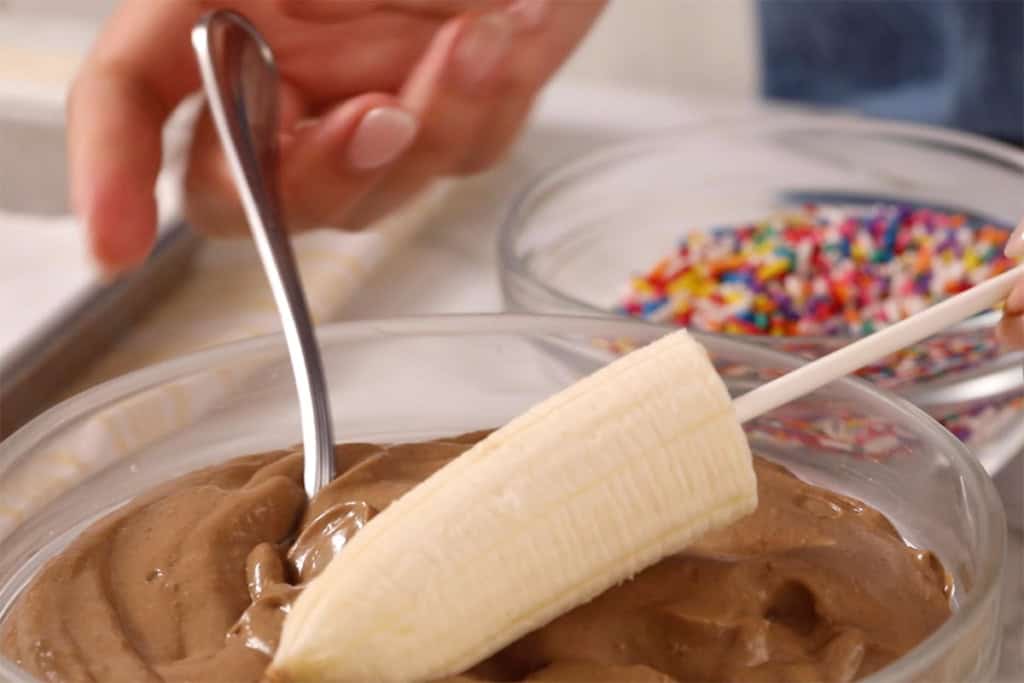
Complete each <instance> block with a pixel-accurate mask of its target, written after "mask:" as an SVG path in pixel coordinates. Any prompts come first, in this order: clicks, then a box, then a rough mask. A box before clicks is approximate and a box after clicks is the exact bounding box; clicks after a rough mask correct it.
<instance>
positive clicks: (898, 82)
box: [758, 0, 1024, 145]
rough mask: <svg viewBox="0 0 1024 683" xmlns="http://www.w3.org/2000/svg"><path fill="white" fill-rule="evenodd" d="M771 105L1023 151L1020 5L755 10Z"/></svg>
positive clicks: (904, 2)
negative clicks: (939, 128) (843, 111)
mask: <svg viewBox="0 0 1024 683" xmlns="http://www.w3.org/2000/svg"><path fill="white" fill-rule="evenodd" d="M758 10H759V23H760V29H761V38H762V40H761V46H762V48H761V49H762V55H761V57H762V60H763V67H764V68H763V73H764V79H763V89H764V94H765V95H766V96H767V97H770V98H779V99H786V100H795V101H800V102H805V103H812V104H821V105H829V106H840V107H847V108H852V109H857V110H859V111H861V112H864V113H866V114H869V115H874V116H883V117H890V118H898V119H907V120H912V121H919V122H923V123H933V124H938V125H944V126H950V127H954V128H960V129H963V130H969V131H973V132H976V133H980V134H983V135H988V136H990V137H996V138H1000V139H1003V140H1006V141H1009V142H1013V143H1015V144H1018V145H1020V144H1024V0H759V2H758Z"/></svg>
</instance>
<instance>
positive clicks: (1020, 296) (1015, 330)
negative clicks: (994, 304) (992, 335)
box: [996, 280, 1024, 349]
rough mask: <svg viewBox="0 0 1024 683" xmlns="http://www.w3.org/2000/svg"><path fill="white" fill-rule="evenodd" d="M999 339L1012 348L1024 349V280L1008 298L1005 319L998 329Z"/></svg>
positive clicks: (1004, 312) (1004, 308) (1005, 306)
mask: <svg viewBox="0 0 1024 683" xmlns="http://www.w3.org/2000/svg"><path fill="white" fill-rule="evenodd" d="M996 333H997V336H998V337H999V341H1000V342H1001V343H1002V344H1003V345H1005V346H1007V347H1009V348H1012V349H1024V280H1021V281H1020V282H1018V283H1017V286H1016V287H1014V288H1013V291H1011V292H1010V296H1008V297H1007V298H1006V304H1005V305H1004V306H1003V320H1002V321H1001V322H1000V324H999V328H998V329H997V331H996Z"/></svg>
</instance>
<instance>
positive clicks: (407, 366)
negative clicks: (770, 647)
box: [0, 315, 1006, 682]
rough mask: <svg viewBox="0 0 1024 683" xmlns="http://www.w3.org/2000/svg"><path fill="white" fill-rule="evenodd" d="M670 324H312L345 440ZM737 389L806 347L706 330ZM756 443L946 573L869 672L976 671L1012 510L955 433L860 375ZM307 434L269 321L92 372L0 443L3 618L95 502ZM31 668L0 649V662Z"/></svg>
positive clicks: (432, 431)
mask: <svg viewBox="0 0 1024 683" xmlns="http://www.w3.org/2000/svg"><path fill="white" fill-rule="evenodd" d="M663 333H664V330H663V329H661V328H658V327H655V326H652V325H647V324H645V323H641V322H635V321H628V320H618V319H611V318H605V319H600V318H595V319H592V318H582V317H546V316H517V315H508V316H453V317H437V318H410V319H404V320H391V321H368V322H359V323H348V324H340V325H334V326H328V327H324V328H322V329H321V331H320V341H321V344H322V348H323V354H324V361H325V365H326V370H327V374H328V380H329V385H330V387H331V405H332V409H333V411H334V413H333V419H334V428H335V434H336V437H337V438H338V440H339V441H348V440H384V441H406V440H415V439H425V438H429V437H434V436H440V435H451V434H455V433H459V432H465V431H469V430H475V429H479V428H487V427H494V426H497V425H500V424H502V423H504V422H505V421H507V420H508V419H510V418H511V417H513V416H515V415H517V414H519V413H520V412H522V411H523V410H524V409H526V408H527V407H529V406H531V405H532V404H534V403H536V402H537V401H539V400H540V399H542V398H544V397H546V396H548V395H550V394H552V393H553V392H556V391H558V390H559V389H561V388H563V387H565V386H566V385H568V384H570V383H571V382H573V381H574V380H576V379H578V378H579V377H581V376H583V375H585V374H588V373H590V372H592V371H593V370H595V369H596V368H598V367H600V366H601V365H603V364H605V363H608V362H609V361H611V360H613V359H614V358H615V357H617V356H618V355H620V354H621V353H622V352H623V351H625V350H628V349H631V348H635V347H636V346H639V345H643V344H645V343H648V342H650V341H652V340H653V339H656V338H657V337H658V336H660V335H661V334H663ZM702 341H703V342H704V343H705V344H706V345H707V347H708V349H709V351H710V352H711V354H712V356H713V358H714V361H715V363H716V365H717V366H718V368H719V370H720V372H721V373H722V374H723V377H725V379H726V382H727V383H728V385H729V387H730V390H731V391H732V392H733V393H734V394H741V393H743V392H745V391H747V390H749V389H751V388H752V387H755V386H757V385H758V384H759V383H761V382H763V381H764V379H766V378H769V377H774V376H777V375H779V374H780V373H783V372H785V371H788V370H790V369H792V368H794V367H796V366H797V365H798V364H799V363H800V361H799V360H798V359H794V358H790V357H788V356H786V355H784V354H780V353H777V352H775V351H772V350H769V349H765V348H761V347H757V346H753V345H750V344H745V343H743V342H741V341H737V340H732V339H725V338H714V337H704V338H702ZM748 434H749V435H750V439H751V443H752V445H753V447H754V448H755V449H756V450H757V451H758V452H760V453H761V454H762V455H764V456H765V457H768V458H770V459H773V460H776V461H778V462H780V463H783V464H784V465H786V466H788V467H789V468H790V469H792V470H793V471H794V472H796V473H797V474H799V475H800V476H801V477H803V478H805V479H806V480H808V481H811V482H813V483H817V484H820V485H824V486H827V487H829V488H831V489H834V490H838V491H840V492H843V493H846V494H848V495H851V496H855V497H857V498H860V499H862V500H864V501H865V502H867V503H869V504H871V505H873V506H875V507H876V508H878V509H880V510H882V511H883V512H885V513H886V514H887V515H888V516H889V517H890V519H891V520H893V522H894V523H895V524H896V526H897V527H898V528H899V529H900V531H901V532H902V533H903V535H904V537H905V538H906V539H907V541H908V542H909V543H911V544H912V545H914V546H917V547H922V548H927V549H930V550H933V551H934V552H936V554H937V555H938V557H939V558H940V560H941V561H942V562H943V564H944V566H945V567H947V569H948V570H949V572H950V573H951V574H952V577H953V582H954V586H955V589H954V591H953V594H952V603H953V607H954V615H953V616H952V617H951V618H950V619H949V621H947V622H946V623H945V624H944V625H943V626H942V627H941V628H940V629H939V630H938V631H936V632H935V633H934V634H933V635H932V636H931V637H929V638H928V639H927V640H926V641H925V642H924V643H922V644H921V645H920V646H918V647H917V648H916V649H914V650H913V651H912V652H910V653H909V654H908V655H906V656H905V657H903V658H902V659H900V660H899V661H898V662H895V663H894V664H893V665H891V666H890V667H888V668H886V669H885V670H883V671H881V672H878V673H877V674H875V675H873V676H871V677H870V678H869V679H867V680H870V681H911V680H915V681H917V680H920V681H924V680H929V681H930V680H966V679H970V680H982V679H985V678H987V677H989V676H991V675H992V672H993V669H994V667H995V665H996V660H997V658H998V650H999V640H998V633H999V628H998V626H997V625H998V623H999V609H1000V606H999V600H998V591H999V582H1000V575H1001V572H1002V566H1003V561H1004V553H1005V543H1006V530H1005V518H1004V515H1003V511H1002V508H1001V506H1000V503H999V499H998V497H997V494H996V492H995V490H994V487H993V485H992V483H991V481H990V480H989V478H988V477H987V476H986V475H985V473H984V471H983V470H982V469H981V467H980V466H979V465H978V464H977V462H976V461H975V460H974V459H973V458H971V457H970V456H969V455H968V453H967V451H966V450H965V449H964V447H963V446H962V445H961V444H960V443H959V442H958V441H957V440H956V439H954V438H953V437H952V436H951V435H950V434H949V433H948V432H946V431H945V430H943V429H942V428H941V427H940V426H939V425H938V424H936V423H935V422H934V421H933V420H931V419H930V418H929V417H927V416H926V415H925V414H924V413H922V412H921V411H920V410H918V409H917V408H915V407H913V406H911V405H910V404H909V403H907V402H905V401H903V400H900V399H897V398H893V397H891V396H888V395H886V394H883V393H881V392H879V391H877V390H875V389H873V388H872V387H870V386H869V385H868V384H866V383H863V382H861V381H859V380H843V381H840V382H836V383H833V384H831V385H829V386H828V387H826V388H824V389H822V390H821V391H819V392H817V393H816V394H815V395H813V396H810V397H808V398H806V399H803V400H801V401H798V402H796V403H794V404H791V405H790V406H787V407H785V408H784V409H780V410H777V411H775V412H774V413H772V414H770V415H768V416H766V417H765V418H763V419H761V420H759V421H757V422H756V423H753V424H750V425H748ZM299 440H300V431H299V424H298V415H297V410H296V401H295V398H294V389H293V387H292V377H291V370H290V368H289V365H288V361H287V356H286V353H285V349H284V345H283V341H282V339H281V338H280V337H276V336H275V337H265V338H259V339H254V340H249V341H244V342H239V343H234V344H230V345H227V346H223V347H220V348H216V349H213V350H209V351H205V352H203V353H199V354H196V355H193V356H189V357H186V358H183V359H180V360H176V361H172V362H169V363H165V364H162V365H158V366H155V367H152V368H148V369H145V370H142V371H139V372H136V373H133V374H130V375H127V376H125V377H122V378H120V379H117V380H114V381H112V382H109V383H107V384H104V385H101V386H99V387H97V388H94V389H91V390H89V391H87V392H85V393H83V394H81V395H79V396H77V397H75V398H72V399H70V400H68V401H66V402H65V403H62V404H60V405H59V406H57V407H55V408H53V409H52V410H50V411H48V412H47V413H45V414H43V415H42V416H40V417H38V418H37V419H35V420H34V421H33V422H31V423H29V424H28V425H27V426H25V427H24V428H23V429H22V430H20V431H19V432H17V433H16V434H15V435H13V436H12V437H10V438H9V439H8V440H7V441H5V442H3V443H2V444H0V501H2V504H0V618H2V616H3V614H4V613H5V611H6V610H8V609H9V608H10V606H11V604H12V602H13V601H14V599H15V598H16V596H17V595H18V594H19V592H20V591H21V590H23V589H24V587H25V586H26V583H27V582H28V581H29V580H30V579H31V578H32V576H33V575H34V574H35V573H36V572H37V571H38V570H39V568H40V566H41V564H42V563H43V562H45V561H46V560H47V559H48V558H50V557H52V556H53V555H54V554H55V553H57V552H59V551H60V550H61V549H62V548H63V547H64V546H65V545H66V544H67V543H68V542H69V541H70V540H71V539H72V538H74V537H75V536H76V535H77V534H79V533H80V532H81V531H82V530H83V529H84V528H85V527H86V526H87V525H88V524H90V523H91V522H93V521H94V520H96V519H97V518H98V517H100V516H102V515H104V514H106V513H109V512H110V511H111V510H112V509H113V508H115V507H117V506H119V505H121V504H123V503H125V502H126V501H128V500H130V499H131V498H132V497H133V496H135V495H137V494H138V493H139V492H141V491H146V490H147V489H150V488H151V487H153V486H154V485H155V484H157V483H159V482H163V481H166V480H168V479H170V478H172V477H176V476H178V475H181V474H183V473H185V472H188V471H191V470H194V469H196V468H199V467H202V466H206V465H210V464H213V463H217V462H220V461H223V460H225V459H228V458H231V457H234V456H238V455H242V454H246V453H252V452H258V451H264V450H268V449H272V448H278V447H284V446H288V445H290V444H294V443H297V442H298V441H299ZM4 678H6V679H7V680H11V681H19V682H26V681H28V680H29V679H28V678H27V677H26V676H24V675H23V674H20V673H19V672H18V671H17V670H16V669H15V667H14V666H13V664H11V663H10V662H5V661H3V660H0V679H4Z"/></svg>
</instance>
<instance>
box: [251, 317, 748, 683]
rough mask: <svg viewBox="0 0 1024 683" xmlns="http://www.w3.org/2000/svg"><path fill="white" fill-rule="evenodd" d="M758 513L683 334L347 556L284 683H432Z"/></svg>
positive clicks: (294, 622) (548, 410)
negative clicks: (327, 682)
mask: <svg viewBox="0 0 1024 683" xmlns="http://www.w3.org/2000/svg"><path fill="white" fill-rule="evenodd" d="M756 505H757V488H756V481H755V477H754V470H753V464H752V461H751V454H750V448H749V446H748V444H747V441H746V437H745V436H744V433H743V430H742V429H741V427H740V425H739V423H738V421H737V419H736V417H735V415H734V411H733V407H732V403H731V401H730V399H729V394H728V392H727V391H726V388H725V386H724V384H723V383H722V381H721V379H720V378H719V377H718V375H717V373H716V372H715V370H714V367H713V366H712V364H711V362H710V360H709V358H708V356H707V353H706V352H705V350H704V349H703V347H701V346H700V344H698V343H697V342H696V341H695V340H694V339H693V338H692V337H690V336H689V335H688V334H687V333H686V332H675V333H673V334H670V335H668V336H666V337H664V338H662V339H660V340H658V341H657V342H655V343H653V344H650V345H649V346H646V347H644V348H642V349H640V350H638V351H634V352H633V353H630V354H629V355H627V356H625V357H623V358H621V359H619V360H617V361H616V362H614V363H612V364H610V365H608V366H606V367H604V368H602V369H601V370H599V371H597V372H596V373H594V374H593V375H591V376H589V377H586V378H584V379H583V380H581V381H579V382H577V383H576V384H574V385H572V386H570V387H569V388H567V389H565V390H564V391H562V392H560V393H558V394H556V395H555V396H552V397H551V398H549V399H547V400H545V401H544V402H542V403H540V404H539V405H537V406H535V407H534V408H532V409H531V410H529V411H528V412H526V413H525V414H523V415H521V416H520V417H518V418H516V419H514V420H512V421H511V422H509V423H508V424H507V425H506V426H505V427H503V428H501V429H498V430H497V431H495V432H493V433H492V434H491V435H490V436H489V437H487V438H486V439H484V440H483V441H481V442H480V443H478V444H477V445H476V446H474V447H473V448H472V449H470V450H469V451H467V452H466V453H465V454H463V455H462V456H461V457H459V458H457V459H455V460H454V461H452V462H451V463H450V464H448V465H447V466H445V467H444V468H442V469H441V470H439V471H438V472H436V473H435V474H434V475H433V476H432V477H430V478H429V479H427V480H426V481H424V482H423V483H422V484H420V485H419V486H417V487H416V488H414V489H413V490H411V491H410V492H409V493H407V494H406V495H405V496H403V497H402V498H400V499H399V500H397V501H395V502H394V503H393V504H392V505H391V506H389V507H388V508H387V509H386V510H384V511H383V512H382V513H381V514H380V515H378V516H377V517H376V518H374V519H373V520H372V521H371V522H370V523H369V524H367V526H366V527H365V528H364V529H363V530H362V531H360V533H359V534H358V535H357V536H355V538H354V539H353V540H352V541H350V542H349V545H348V546H347V547H346V548H345V550H344V552H343V553H342V554H341V555H340V556H339V557H338V558H337V559H336V560H334V561H332V562H331V564H330V565H329V566H328V567H327V568H326V569H325V571H324V572H323V573H322V574H321V575H320V576H319V577H317V578H316V579H314V580H313V581H312V582H311V584H310V585H309V586H308V587H307V588H306V590H305V591H304V592H303V593H302V595H301V596H300V598H299V599H298V601H297V602H296V603H295V605H294V606H293V608H292V610H291V612H290V614H289V615H288V617H287V619H286V620H285V624H284V631H283V633H282V638H281V642H280V645H279V647H278V650H277V653H276V656H275V658H274V661H273V663H272V665H271V672H272V673H273V674H276V675H278V676H280V677H283V678H284V679H286V680H289V681H314V680H331V681H339V682H346V681H349V682H356V681H358V682H360V683H364V682H366V681H375V682H380V683H388V682H392V681H396V682H397V681H403V682H407V681H427V680H433V679H437V678H442V677H444V676H448V675H452V674H455V673H458V672H461V671H464V670H465V669H468V668H470V667H471V666H473V665H474V664H476V663H477V662H479V661H480V660H482V659H484V658H486V657H488V656H489V655H491V654H493V653H494V652H496V651H498V650H499V649H501V648H503V647H504V646H506V645H508V644H509V643H511V642H512V641H514V640H516V639H518V638H519V637H521V636H523V635H525V634H526V633H528V632H530V631H532V630H534V629H536V628H539V627H540V626H543V625H544V624H546V623H548V622H550V621H551V620H553V619H554V618H556V617H557V616H559V615H561V614H563V613H565V612H567V611H569V610H570V609H572V608H573V607H576V606H578V605H580V604H583V603H585V602H587V601H589V600H591V599H593V598H594V597H596V596H597V595H599V594H600V593H602V592H604V591H605V590H607V589H608V588H610V587H612V586H614V585H616V584H618V583H620V582H622V581H625V580H627V579H629V578H630V577H632V576H633V575H634V574H636V573H637V572H639V571H641V570H642V569H644V568H646V567H648V566H650V565H652V564H654V563H655V562H657V561H658V560H660V559H661V558H663V557H665V556H667V555H670V554H672V553H676V552H678V551H680V550H681V549H682V548H684V547H685V546H686V545H687V544H689V543H690V542H692V541H694V540H696V539H697V538H698V537H699V536H701V535H703V534H704V533H706V532H707V531H709V530H711V529H714V528H718V527H721V526H724V525H727V524H730V523H732V522H733V521H735V520H737V519H738V518H740V517H742V516H744V515H746V514H749V513H750V512H752V511H753V510H754V508H755V507H756Z"/></svg>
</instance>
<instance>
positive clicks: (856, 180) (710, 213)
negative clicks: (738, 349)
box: [499, 113, 1024, 451]
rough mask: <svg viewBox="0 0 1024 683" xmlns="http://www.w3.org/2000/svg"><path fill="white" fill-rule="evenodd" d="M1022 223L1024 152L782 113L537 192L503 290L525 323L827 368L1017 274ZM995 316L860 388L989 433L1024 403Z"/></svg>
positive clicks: (569, 172)
mask: <svg viewBox="0 0 1024 683" xmlns="http://www.w3.org/2000/svg"><path fill="white" fill-rule="evenodd" d="M1021 217H1024V152H1021V151H1020V150H1017V149H1014V148H1012V147H1009V146H1007V145H1003V144H1000V143H996V142H992V141H989V140H986V139H983V138H980V137H976V136H972V135H965V134H961V133H956V132H952V131H947V130H943V129H938V128H930V127H925V126H918V125H913V124H904V123H895V122H881V121H873V120H868V119H863V118H853V117H847V116H838V115H828V114H807V113H796V114H772V115H771V116H768V117H762V118H753V119H752V118H746V119H739V120H730V121H723V122H715V123H709V124H706V125H699V126H693V127H688V128H685V129H680V130H676V131H673V132H671V133H669V134H659V135H657V136H655V137H651V138H647V139H639V140H637V141H634V142H630V143H626V144H624V145H618V146H615V147H611V148H608V149H606V150H601V151H598V152H595V153H592V154H590V155H589V156H587V157H585V158H583V159H580V160H577V161H575V162H573V163H570V164H569V165H567V166H563V167H561V168H559V169H556V170H554V171H553V172H551V173H549V174H547V175H545V176H544V177H542V178H540V179H539V180H537V181H536V182H535V183H534V184H533V185H531V186H530V187H529V188H527V190H526V191H525V192H524V193H523V194H522V195H521V196H520V197H519V198H518V199H517V201H516V202H515V203H514V204H513V206H512V207H511V210H510V212H509V215H508V218H507V220H506V222H505V224H504V225H503V226H502V230H501V234H500V237H499V256H500V260H501V267H502V268H501V270H502V273H501V279H502V288H503V291H504V295H505V298H506V303H507V305H508V306H509V308H510V309H512V310H519V311H521V310H529V311H537V312H570V311H574V312H578V313H584V312H586V313H595V312H602V313H605V314H617V315H622V316H628V317H633V318H638V319H643V320H647V321H649V322H653V323H659V324H664V325H676V326H686V327H689V328H691V329H695V330H700V331H703V332H706V333H710V334H715V335H719V334H720V335H742V336H744V337H745V338H747V339H749V340H751V341H754V342H757V343H759V344H762V345H765V346H768V347H771V348H776V349H779V350H783V351H787V352H790V353H795V354H798V355H801V356H804V357H806V358H814V357H817V356H820V355H823V354H824V353H827V352H829V351H831V350H834V349H836V348H839V347H841V346H843V345H845V344H848V343H849V342H850V341H851V340H853V339H855V338H857V337H860V336H863V335H866V334H870V333H871V332H873V331H875V330H878V329H881V328H883V327H885V326H886V325H889V324H892V323H893V322H896V321H899V320H901V319H903V318H905V317H907V316H909V315H911V314H913V313H915V312H917V311H919V310H921V309H923V308H925V307H927V306H929V305H931V304H932V303H935V302H937V301H939V300H941V299H944V298H946V297H948V296H951V295H953V294H956V293H958V292H961V291H963V290H965V289H968V288H970V287H971V286H973V285H975V284H977V283H979V282H981V281H983V280H985V279H987V278H988V277H991V276H993V275H996V274H998V273H1001V272H1003V271H1005V270H1007V269H1009V268H1010V267H1012V266H1013V265H1014V262H1013V261H1012V260H1010V259H1008V258H1006V257H1005V256H1003V247H1004V245H1005V243H1006V240H1007V238H1008V237H1009V235H1010V232H1011V231H1012V228H1013V226H1014V225H1016V223H1017V221H1019V220H1020V219H1021ZM999 316H1000V313H999V312H998V311H989V312H986V313H983V314H981V315H979V316H976V317H975V318H973V319H971V320H968V321H965V322H964V323H962V324H960V325H958V326H956V327H954V328H953V329H950V330H948V331H947V332H945V333H943V334H940V335H937V336H935V337H932V338H931V339H929V340H927V341H925V342H923V343H921V344H919V345H917V346H915V347H913V348H910V349H907V350H905V351H903V352H901V353H898V354H896V355H894V356H892V357H890V358H888V359H886V360H885V361H884V362H882V363H878V364H876V365H874V366H872V367H869V368H866V369H865V370H864V371H862V373H861V376H862V377H864V378H865V379H868V380H871V381H872V382H874V383H875V384H876V385H878V386H881V387H883V388H886V389H889V390H892V391H895V392H897V393H899V394H903V395H906V396H908V397H911V396H912V398H913V400H914V401H915V402H916V403H918V405H921V406H923V407H925V408H927V409H929V411H930V412H932V413H933V414H936V415H937V416H940V417H943V418H947V420H946V424H947V425H950V424H954V425H955V427H956V431H957V433H958V435H960V436H961V437H963V438H967V437H969V436H971V435H973V434H975V433H981V432H983V431H985V428H984V427H983V426H979V425H977V424H975V422H976V421H977V419H976V418H979V417H986V418H987V417H988V416H989V414H990V413H991V411H992V407H993V405H995V406H997V407H1000V406H1002V407H1006V408H1008V409H1010V410H1013V411H1015V412H1016V413H1017V414H1019V413H1020V410H1021V404H1020V398H1021V396H1024V373H1022V372H1021V366H1022V364H1024V354H1020V353H1017V354H1007V353H1006V352H1005V350H1004V349H1002V348H1000V346H999V344H998V342H997V340H996V338H995V333H994V330H995V324H996V323H997V322H998V320H999ZM954 404H955V405H956V406H958V409H957V410H956V411H953V412H951V411H950V406H951V405H954ZM940 413H941V415H939V414H940ZM1019 446H1021V447H1022V448H1024V433H1022V434H1021V435H1020V439H1019ZM1004 450H1005V449H1004ZM1017 450H1018V451H1019V450H1020V448H1018V449H1017Z"/></svg>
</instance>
